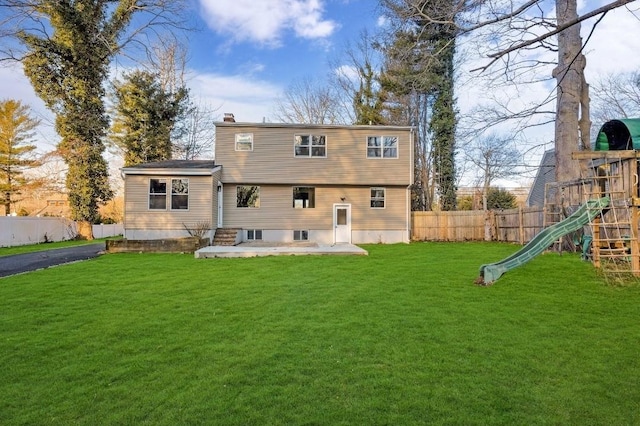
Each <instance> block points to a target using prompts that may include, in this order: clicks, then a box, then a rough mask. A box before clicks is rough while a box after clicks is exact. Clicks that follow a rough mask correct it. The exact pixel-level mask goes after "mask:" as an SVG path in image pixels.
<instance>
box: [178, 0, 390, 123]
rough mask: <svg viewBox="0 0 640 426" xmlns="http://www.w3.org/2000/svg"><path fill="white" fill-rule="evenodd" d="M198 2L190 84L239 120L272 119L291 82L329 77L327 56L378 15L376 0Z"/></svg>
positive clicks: (330, 58)
mask: <svg viewBox="0 0 640 426" xmlns="http://www.w3.org/2000/svg"><path fill="white" fill-rule="evenodd" d="M195 8H196V10H195V13H196V15H197V21H198V24H199V26H201V27H202V28H203V29H202V31H200V32H198V33H196V34H195V35H196V37H195V38H191V41H190V50H191V62H190V64H189V65H190V67H192V69H193V73H192V77H193V80H192V88H197V89H196V90H194V92H196V91H197V92H199V93H201V94H206V97H207V98H208V99H211V100H212V105H211V106H213V107H221V108H222V110H224V111H221V112H234V113H235V114H236V117H237V119H238V120H241V121H261V120H262V119H263V118H265V119H269V117H270V116H271V115H272V112H273V103H274V101H275V98H277V96H278V95H281V94H282V93H283V91H284V90H285V89H286V87H287V86H289V85H290V84H292V83H293V82H295V81H300V80H302V79H303V78H314V79H319V80H323V79H325V78H326V76H327V74H328V73H329V72H330V69H329V63H330V61H334V60H338V58H339V57H340V55H341V54H342V52H343V51H344V48H345V45H346V43H347V42H348V41H351V42H354V41H356V39H357V38H358V37H359V33H360V32H361V31H363V30H364V29H365V28H368V29H369V30H371V29H372V28H375V27H376V26H377V22H378V19H379V17H380V13H379V9H378V6H377V2H375V1H371V0H259V1H256V0H200V1H198V2H197V4H196V5H195ZM216 90H217V92H218V93H215V92H216ZM249 96H251V97H253V100H252V101H251V102H249V100H248V99H247V98H248V97H249Z"/></svg>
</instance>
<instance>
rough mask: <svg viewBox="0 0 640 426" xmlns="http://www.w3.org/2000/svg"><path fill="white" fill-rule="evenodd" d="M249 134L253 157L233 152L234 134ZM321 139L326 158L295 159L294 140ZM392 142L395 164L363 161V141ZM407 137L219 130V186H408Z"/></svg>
mask: <svg viewBox="0 0 640 426" xmlns="http://www.w3.org/2000/svg"><path fill="white" fill-rule="evenodd" d="M236 133H252V134H253V151H235V134H236ZM297 134H312V135H325V136H326V143H327V156H326V158H313V157H295V156H294V136H295V135H297ZM376 135H380V136H382V135H385V136H397V137H398V158H394V159H391V158H385V159H380V158H376V159H370V158H367V136H376ZM411 143H412V142H411V132H410V130H409V129H407V128H385V127H376V126H371V127H367V128H356V127H354V128H351V127H310V128H308V129H307V128H304V127H290V126H284V127H275V126H274V127H267V126H260V125H255V126H248V125H243V126H234V125H228V126H227V125H219V126H218V127H217V128H216V162H217V163H218V164H222V165H223V171H222V178H223V181H224V182H225V183H240V182H252V183H253V184H261V183H265V184H296V185H307V184H308V185H313V184H318V183H323V184H340V185H362V184H367V185H371V186H388V185H403V186H407V185H410V184H411V182H412V173H411V171H412V155H411V150H412V146H411Z"/></svg>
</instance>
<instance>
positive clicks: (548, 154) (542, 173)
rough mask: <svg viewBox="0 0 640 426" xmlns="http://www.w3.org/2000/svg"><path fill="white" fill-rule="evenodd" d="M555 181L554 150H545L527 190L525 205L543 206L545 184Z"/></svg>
mask: <svg viewBox="0 0 640 426" xmlns="http://www.w3.org/2000/svg"><path fill="white" fill-rule="evenodd" d="M555 181H556V155H555V150H553V149H550V150H548V151H545V152H544V154H543V156H542V159H541V161H540V167H538V173H537V174H536V178H535V179H534V181H533V185H531V189H530V190H529V196H528V197H527V206H528V207H533V206H539V207H543V206H544V204H545V196H546V192H547V186H548V185H549V184H551V183H554V182H555Z"/></svg>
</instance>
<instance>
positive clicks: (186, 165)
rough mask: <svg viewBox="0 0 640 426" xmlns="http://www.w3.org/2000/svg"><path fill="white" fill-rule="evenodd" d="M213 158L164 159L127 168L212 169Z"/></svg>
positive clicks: (213, 164)
mask: <svg viewBox="0 0 640 426" xmlns="http://www.w3.org/2000/svg"><path fill="white" fill-rule="evenodd" d="M214 167H215V161H213V160H165V161H154V162H151V163H142V164H136V165H135V166H129V167H126V168H127V169H213V168H214Z"/></svg>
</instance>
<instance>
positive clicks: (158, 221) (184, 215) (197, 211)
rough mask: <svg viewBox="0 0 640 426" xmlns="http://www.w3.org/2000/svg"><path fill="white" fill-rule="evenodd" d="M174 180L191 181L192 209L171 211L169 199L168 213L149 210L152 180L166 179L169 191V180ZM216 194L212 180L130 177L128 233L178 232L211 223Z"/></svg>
mask: <svg viewBox="0 0 640 426" xmlns="http://www.w3.org/2000/svg"><path fill="white" fill-rule="evenodd" d="M173 178H186V179H189V209H188V210H171V209H169V206H170V195H169V196H168V198H167V209H166V210H149V179H167V191H170V187H171V185H170V180H171V179H173ZM216 183H217V180H216ZM213 191H214V186H213V183H212V179H211V176H181V175H175V176H152V175H128V176H127V180H126V186H125V212H126V213H125V216H126V218H127V220H126V223H125V229H130V230H133V229H142V230H163V229H166V230H170V229H171V230H176V229H185V228H184V226H185V225H186V226H193V225H195V224H197V223H199V222H209V223H211V221H212V217H213V215H212V205H213V201H212V198H213V194H214V192H213ZM212 226H215V223H212Z"/></svg>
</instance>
